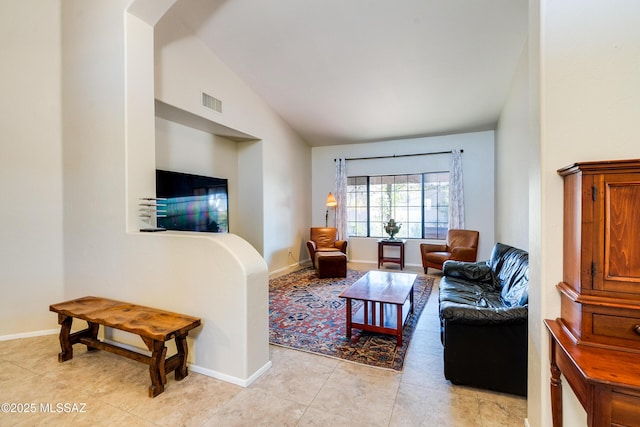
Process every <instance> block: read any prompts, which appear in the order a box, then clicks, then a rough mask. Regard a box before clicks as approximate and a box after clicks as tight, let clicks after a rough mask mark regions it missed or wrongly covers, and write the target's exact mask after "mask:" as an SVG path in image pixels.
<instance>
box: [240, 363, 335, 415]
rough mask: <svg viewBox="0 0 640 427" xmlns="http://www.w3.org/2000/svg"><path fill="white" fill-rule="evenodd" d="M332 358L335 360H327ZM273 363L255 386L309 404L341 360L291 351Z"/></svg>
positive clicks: (253, 386)
mask: <svg viewBox="0 0 640 427" xmlns="http://www.w3.org/2000/svg"><path fill="white" fill-rule="evenodd" d="M329 361H330V362H331V363H326V362H329ZM272 363H273V366H272V369H269V370H268V371H267V372H265V373H264V374H263V375H262V376H261V377H260V378H258V380H257V381H255V382H254V383H253V384H252V385H251V388H254V389H256V390H262V391H264V392H267V393H273V394H274V395H276V396H278V397H281V398H283V399H288V400H291V401H294V402H297V403H300V404H302V405H305V406H307V405H309V404H311V402H312V401H313V399H314V398H315V397H316V395H317V394H318V392H319V391H320V389H321V388H322V386H323V385H324V384H325V383H326V382H327V379H328V378H329V376H330V375H331V373H332V372H333V371H334V369H335V366H336V365H337V363H338V361H337V360H333V359H328V358H326V357H322V356H315V355H312V354H307V353H304V352H299V351H298V352H294V351H291V352H290V356H288V357H280V358H275V359H274V360H272Z"/></svg>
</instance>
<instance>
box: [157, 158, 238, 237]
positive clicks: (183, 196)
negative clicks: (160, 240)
mask: <svg viewBox="0 0 640 427" xmlns="http://www.w3.org/2000/svg"><path fill="white" fill-rule="evenodd" d="M227 184H228V180H227V179H224V178H214V177H209V176H201V175H192V174H188V173H182V172H172V171H166V170H160V169H157V170H156V196H157V197H158V198H163V199H166V200H165V201H164V203H166V216H164V217H158V227H163V228H165V229H167V230H181V231H203V232H209V233H228V232H229V192H228V185H227Z"/></svg>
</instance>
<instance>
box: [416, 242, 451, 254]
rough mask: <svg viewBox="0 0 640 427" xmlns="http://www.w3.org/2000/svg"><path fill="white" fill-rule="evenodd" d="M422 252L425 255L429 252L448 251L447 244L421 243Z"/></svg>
mask: <svg viewBox="0 0 640 427" xmlns="http://www.w3.org/2000/svg"><path fill="white" fill-rule="evenodd" d="M420 252H422V254H423V255H424V254H425V253H427V252H447V245H446V244H437V243H420Z"/></svg>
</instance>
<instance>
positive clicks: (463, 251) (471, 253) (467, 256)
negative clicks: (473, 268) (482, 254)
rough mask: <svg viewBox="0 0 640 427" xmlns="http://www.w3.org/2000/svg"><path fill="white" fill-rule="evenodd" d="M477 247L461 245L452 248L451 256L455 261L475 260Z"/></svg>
mask: <svg viewBox="0 0 640 427" xmlns="http://www.w3.org/2000/svg"><path fill="white" fill-rule="evenodd" d="M476 253H477V249H474V248H470V247H464V246H459V247H457V248H453V249H452V250H451V258H450V259H452V260H455V261H469V262H472V261H475V260H476Z"/></svg>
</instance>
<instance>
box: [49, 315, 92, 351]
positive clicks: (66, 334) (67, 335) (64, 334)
mask: <svg viewBox="0 0 640 427" xmlns="http://www.w3.org/2000/svg"><path fill="white" fill-rule="evenodd" d="M58 324H59V325H60V326H61V327H60V349H61V351H60V353H59V354H58V362H66V361H67V360H71V359H73V345H74V344H77V343H79V342H80V341H81V340H82V339H83V338H90V339H93V340H96V339H97V337H98V329H99V328H100V325H99V324H98V323H93V322H87V324H88V326H87V329H83V330H81V331H78V332H74V333H71V325H72V324H73V317H72V316H66V315H64V314H58ZM87 350H88V351H95V350H98V349H97V348H95V347H93V346H91V345H87Z"/></svg>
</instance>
